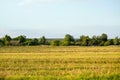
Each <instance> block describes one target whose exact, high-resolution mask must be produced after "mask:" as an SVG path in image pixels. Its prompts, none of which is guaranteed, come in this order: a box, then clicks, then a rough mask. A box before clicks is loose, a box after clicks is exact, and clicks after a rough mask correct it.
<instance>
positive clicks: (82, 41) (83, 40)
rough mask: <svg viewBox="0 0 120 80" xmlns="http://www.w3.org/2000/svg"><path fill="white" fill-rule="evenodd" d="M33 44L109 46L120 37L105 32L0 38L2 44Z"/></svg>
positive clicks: (117, 43)
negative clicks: (55, 36) (92, 34)
mask: <svg viewBox="0 0 120 80" xmlns="http://www.w3.org/2000/svg"><path fill="white" fill-rule="evenodd" d="M9 45H11V46H20V45H23V46H32V45H52V46H71V45H72V46H73V45H75V46H109V45H120V39H119V38H118V37H115V38H114V39H108V36H107V34H105V33H103V34H102V35H100V36H96V35H94V36H93V37H91V38H90V37H89V36H85V35H82V36H80V38H79V39H74V37H73V36H72V35H70V34H66V35H65V37H64V38H63V39H46V38H45V36H42V37H41V38H40V39H37V38H34V39H32V38H26V36H24V35H20V36H18V37H16V38H11V37H10V36H8V35H5V36H4V37H3V38H1V39H0V46H9Z"/></svg>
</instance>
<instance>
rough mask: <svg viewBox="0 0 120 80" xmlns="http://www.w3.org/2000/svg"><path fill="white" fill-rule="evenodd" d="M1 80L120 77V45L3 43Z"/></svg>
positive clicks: (0, 49)
mask: <svg viewBox="0 0 120 80" xmlns="http://www.w3.org/2000/svg"><path fill="white" fill-rule="evenodd" d="M0 80H120V47H119V46H109V47H79V46H76V47H75V46H70V47H62V46H61V47H50V46H26V47H25V46H20V47H16V46H15V47H13V46H12V47H11V46H10V47H0Z"/></svg>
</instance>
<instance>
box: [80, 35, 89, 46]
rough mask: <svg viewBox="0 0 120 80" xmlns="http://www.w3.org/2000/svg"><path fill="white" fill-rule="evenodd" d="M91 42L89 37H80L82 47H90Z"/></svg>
mask: <svg viewBox="0 0 120 80" xmlns="http://www.w3.org/2000/svg"><path fill="white" fill-rule="evenodd" d="M89 40H90V38H89V36H84V35H82V36H80V45H81V46H88V43H89Z"/></svg>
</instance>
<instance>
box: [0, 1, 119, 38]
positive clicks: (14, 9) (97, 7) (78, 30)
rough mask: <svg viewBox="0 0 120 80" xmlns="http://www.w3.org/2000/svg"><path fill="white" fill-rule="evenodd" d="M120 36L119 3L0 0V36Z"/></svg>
mask: <svg viewBox="0 0 120 80" xmlns="http://www.w3.org/2000/svg"><path fill="white" fill-rule="evenodd" d="M67 33H69V34H71V35H73V36H74V37H76V38H79V36H80V35H89V36H92V35H100V34H102V33H107V34H108V36H109V38H113V37H115V36H119V37H120V0H0V37H2V36H4V35H5V34H8V35H10V36H12V37H16V36H18V35H26V36H27V37H32V38H33V37H38V38H39V37H41V36H43V35H44V36H46V37H48V38H55V37H57V38H59V37H61V38H62V37H64V35H65V34H67Z"/></svg>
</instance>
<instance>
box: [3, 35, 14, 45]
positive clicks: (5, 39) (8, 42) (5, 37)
mask: <svg viewBox="0 0 120 80" xmlns="http://www.w3.org/2000/svg"><path fill="white" fill-rule="evenodd" d="M2 40H3V42H4V44H5V45H6V46H7V45H10V41H11V40H12V39H11V37H10V36H8V35H5V36H4V37H3V38H2Z"/></svg>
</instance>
